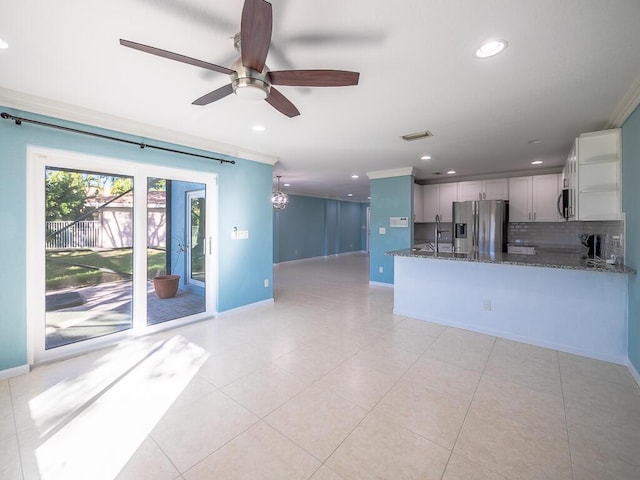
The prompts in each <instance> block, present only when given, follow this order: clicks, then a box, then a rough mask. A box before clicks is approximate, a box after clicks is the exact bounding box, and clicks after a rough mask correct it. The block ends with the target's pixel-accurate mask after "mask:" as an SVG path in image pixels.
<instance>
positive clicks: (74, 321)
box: [46, 281, 205, 349]
mask: <svg viewBox="0 0 640 480" xmlns="http://www.w3.org/2000/svg"><path fill="white" fill-rule="evenodd" d="M68 293H74V294H76V296H77V295H79V296H80V297H82V300H83V301H84V303H83V304H82V305H78V306H72V307H69V308H61V309H58V310H55V311H47V313H46V348H47V349H49V348H55V347H59V346H61V345H67V344H70V343H74V342H78V341H82V340H86V339H88V338H94V337H99V336H102V335H107V334H110V333H115V332H119V331H122V330H127V329H129V328H131V326H132V284H131V282H130V281H119V282H108V283H103V284H100V285H93V286H88V287H81V288H69V289H64V290H58V291H55V292H48V294H49V295H51V294H57V295H59V294H68ZM204 310H205V299H204V297H202V296H199V295H197V294H195V293H193V292H190V291H188V290H178V293H177V294H176V296H175V297H173V298H167V299H160V298H158V297H157V296H156V294H155V292H154V291H153V284H152V282H148V283H147V325H154V324H157V323H162V322H166V321H169V320H174V319H177V318H182V317H186V316H189V315H194V314H196V313H201V312H203V311H204Z"/></svg>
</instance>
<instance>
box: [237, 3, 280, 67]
mask: <svg viewBox="0 0 640 480" xmlns="http://www.w3.org/2000/svg"><path fill="white" fill-rule="evenodd" d="M272 28H273V14H272V11H271V4H270V3H269V2H265V1H264V0H245V2H244V7H243V8H242V20H241V22H240V53H241V55H242V65H244V66H245V67H247V68H252V69H253V70H255V71H257V72H262V69H263V68H264V64H265V62H266V60H267V53H269V44H270V43H271V31H272Z"/></svg>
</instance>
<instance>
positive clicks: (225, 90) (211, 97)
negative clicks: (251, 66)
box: [192, 84, 233, 105]
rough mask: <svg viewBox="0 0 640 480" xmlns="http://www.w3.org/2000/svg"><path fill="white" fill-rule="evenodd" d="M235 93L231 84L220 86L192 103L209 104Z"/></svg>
mask: <svg viewBox="0 0 640 480" xmlns="http://www.w3.org/2000/svg"><path fill="white" fill-rule="evenodd" d="M232 93H233V87H232V86H231V84H229V85H225V86H224V87H220V88H218V89H217V90H214V91H213V92H209V93H207V94H206V95H203V96H201V97H200V98H198V99H197V100H194V101H193V102H192V105H209V104H210V103H213V102H215V101H216V100H220V99H221V98H224V97H226V96H227V95H231V94H232Z"/></svg>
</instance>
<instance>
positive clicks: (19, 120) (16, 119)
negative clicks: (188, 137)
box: [0, 112, 236, 165]
mask: <svg viewBox="0 0 640 480" xmlns="http://www.w3.org/2000/svg"><path fill="white" fill-rule="evenodd" d="M0 116H1V117H2V118H4V119H5V120H13V121H14V122H16V125H22V122H26V123H33V124H34V125H40V126H41V127H51V128H57V129H58V130H65V131H67V132H73V133H81V134H82V135H90V136H92V137H98V138H104V139H106V140H113V141H115V142H122V143H128V144H130V145H137V146H138V147H140V148H154V149H156V150H162V151H163V152H171V153H179V154H181V155H190V156H192V157H199V158H206V159H209V160H215V161H217V162H220V163H230V164H232V165H235V163H236V161H235V160H226V159H224V158H216V157H209V156H207V155H200V154H198V153H190V152H185V151H182V150H175V149H173V148H165V147H158V146H157V145H147V144H146V143H141V142H134V141H133V140H126V139H124V138H118V137H111V136H109V135H102V134H101V133H94V132H88V131H86V130H78V129H77V128H70V127H64V126H62V125H55V124H53V123H46V122H41V121H39V120H32V119H30V118H23V117H16V116H15V115H11V114H9V113H7V112H2V113H1V114H0Z"/></svg>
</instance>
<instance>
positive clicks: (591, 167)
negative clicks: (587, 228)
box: [575, 129, 622, 220]
mask: <svg viewBox="0 0 640 480" xmlns="http://www.w3.org/2000/svg"><path fill="white" fill-rule="evenodd" d="M575 150H576V156H577V162H578V163H577V170H578V181H577V197H578V202H577V212H576V213H577V218H578V220H620V219H621V218H622V199H621V197H622V188H621V174H620V169H621V164H622V161H621V154H620V152H621V148H620V129H612V130H605V131H602V132H594V133H586V134H583V135H580V137H578V139H577V140H576V146H575Z"/></svg>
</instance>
